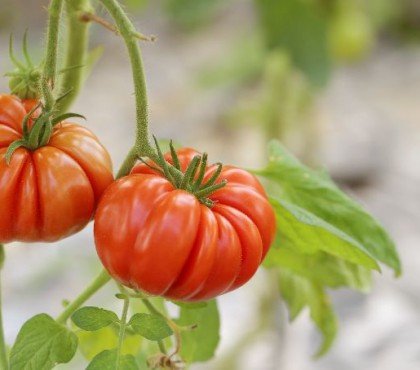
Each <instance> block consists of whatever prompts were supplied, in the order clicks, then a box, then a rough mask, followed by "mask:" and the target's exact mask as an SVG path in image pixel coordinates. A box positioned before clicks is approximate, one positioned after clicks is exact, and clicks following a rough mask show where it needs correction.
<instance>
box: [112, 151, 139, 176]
mask: <svg viewBox="0 0 420 370" xmlns="http://www.w3.org/2000/svg"><path fill="white" fill-rule="evenodd" d="M137 158H138V155H137V149H136V147H135V146H133V147H132V148H131V150H130V151H129V152H128V154H127V157H126V158H125V159H124V162H123V164H122V165H121V167H120V169H119V170H118V173H117V177H116V178H117V179H120V178H121V177H124V176H127V175H128V174H129V173H130V171H131V169H132V168H133V166H134V164H135V163H136V161H137Z"/></svg>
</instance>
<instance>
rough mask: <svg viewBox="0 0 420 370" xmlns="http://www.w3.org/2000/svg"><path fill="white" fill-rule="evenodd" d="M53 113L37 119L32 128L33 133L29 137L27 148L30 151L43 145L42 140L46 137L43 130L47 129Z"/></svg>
mask: <svg viewBox="0 0 420 370" xmlns="http://www.w3.org/2000/svg"><path fill="white" fill-rule="evenodd" d="M50 116H51V113H46V114H44V115H42V116H40V117H38V118H37V120H36V121H35V123H34V125H33V126H32V129H31V132H30V133H29V135H28V139H27V140H26V142H27V146H28V147H29V148H30V149H36V148H39V146H40V143H41V138H43V137H44V135H45V132H42V129H43V128H45V127H46V126H47V125H49V126H51V125H50V124H49V118H50Z"/></svg>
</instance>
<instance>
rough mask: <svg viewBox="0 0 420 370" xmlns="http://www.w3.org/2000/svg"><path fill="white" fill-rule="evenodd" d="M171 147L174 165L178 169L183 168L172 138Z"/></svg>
mask: <svg viewBox="0 0 420 370" xmlns="http://www.w3.org/2000/svg"><path fill="white" fill-rule="evenodd" d="M169 149H170V150H171V157H172V161H173V162H174V166H175V168H176V169H178V170H181V164H180V163H179V158H178V155H177V154H176V150H175V147H174V144H173V142H172V140H171V141H170V142H169Z"/></svg>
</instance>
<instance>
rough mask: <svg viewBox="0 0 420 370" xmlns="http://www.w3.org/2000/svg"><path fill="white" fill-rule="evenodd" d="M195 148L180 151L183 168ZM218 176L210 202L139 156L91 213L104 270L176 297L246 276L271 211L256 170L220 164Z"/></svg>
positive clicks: (257, 258) (208, 292)
mask: <svg viewBox="0 0 420 370" xmlns="http://www.w3.org/2000/svg"><path fill="white" fill-rule="evenodd" d="M197 154H198V153H197V152H196V151H195V150H193V149H189V148H184V149H181V150H180V151H178V155H179V159H180V162H181V167H182V168H183V170H184V171H185V169H186V167H187V166H188V164H189V163H190V161H191V159H192V158H193V157H194V155H197ZM166 157H167V158H168V159H169V158H170V156H168V155H167V156H166ZM215 169H216V167H215V166H210V167H208V169H207V172H206V176H205V178H207V179H208V178H209V177H210V176H211V175H212V174H213V172H214V171H215ZM223 179H226V180H227V181H228V183H227V185H226V186H225V187H224V188H222V189H220V190H217V191H216V192H214V193H213V194H212V195H211V196H210V197H209V198H210V199H211V200H213V201H214V202H215V205H214V206H213V207H212V208H209V207H207V206H205V205H203V204H201V203H200V202H199V201H198V199H197V198H196V197H195V196H194V195H193V194H191V193H189V192H187V191H185V190H179V189H174V187H173V185H172V184H171V183H170V182H169V181H168V180H166V179H165V178H163V177H162V176H161V175H160V174H157V173H155V172H154V171H153V170H151V169H150V168H148V167H147V166H145V165H143V164H140V165H138V166H136V167H135V168H134V169H133V171H132V173H131V174H130V175H129V176H126V177H124V178H122V179H120V180H118V181H116V182H114V183H113V184H112V185H111V186H110V187H109V188H108V189H107V190H106V191H105V193H104V195H103V198H102V200H101V202H100V203H99V206H98V209H97V212H96V215H95V243H96V249H97V252H98V255H99V257H100V259H101V260H102V263H103V264H104V266H105V267H106V269H107V270H108V272H109V273H110V274H111V275H112V276H113V277H114V278H115V279H117V280H119V281H120V282H121V283H122V284H124V285H126V286H128V287H131V288H134V289H138V290H142V291H144V292H147V293H150V294H153V295H159V296H164V297H166V298H169V299H173V300H182V301H200V300H207V299H211V298H213V297H216V296H218V295H220V294H223V293H226V292H229V291H231V290H234V289H236V288H238V287H240V286H241V285H243V284H244V283H246V282H247V281H248V280H249V279H250V278H251V277H252V276H253V275H254V273H255V272H256V270H257V269H258V267H259V265H260V264H261V262H262V260H263V259H264V257H265V255H266V253H267V251H268V249H269V247H270V245H271V243H272V241H273V238H274V234H275V227H276V226H275V216H274V212H273V209H272V207H271V206H270V204H269V202H268V200H267V197H266V194H265V191H264V189H263V187H262V186H261V184H260V183H259V181H258V180H257V179H256V177H255V176H253V175H252V174H250V173H248V172H246V171H244V170H242V169H239V168H235V167H232V166H225V167H223V170H222V173H221V175H220V177H219V180H218V181H222V180H223Z"/></svg>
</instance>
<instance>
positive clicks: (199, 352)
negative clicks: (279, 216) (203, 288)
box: [177, 300, 220, 363]
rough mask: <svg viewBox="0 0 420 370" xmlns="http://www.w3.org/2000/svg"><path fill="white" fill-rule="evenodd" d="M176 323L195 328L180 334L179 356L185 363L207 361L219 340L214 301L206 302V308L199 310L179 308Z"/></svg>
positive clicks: (218, 320)
mask: <svg viewBox="0 0 420 370" xmlns="http://www.w3.org/2000/svg"><path fill="white" fill-rule="evenodd" d="M177 323H178V324H179V325H180V326H192V325H196V326H197V327H196V328H195V329H193V330H191V331H183V332H182V333H181V339H182V347H181V356H182V358H183V359H184V360H185V361H186V362H187V363H192V362H201V361H207V360H209V359H211V358H212V357H213V356H214V353H215V351H216V348H217V346H218V344H219V340H220V335H219V329H220V317H219V310H218V308H217V303H216V301H215V300H212V301H209V302H207V306H206V307H203V308H201V309H195V310H191V309H189V308H185V307H181V310H180V316H179V319H178V320H177Z"/></svg>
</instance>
